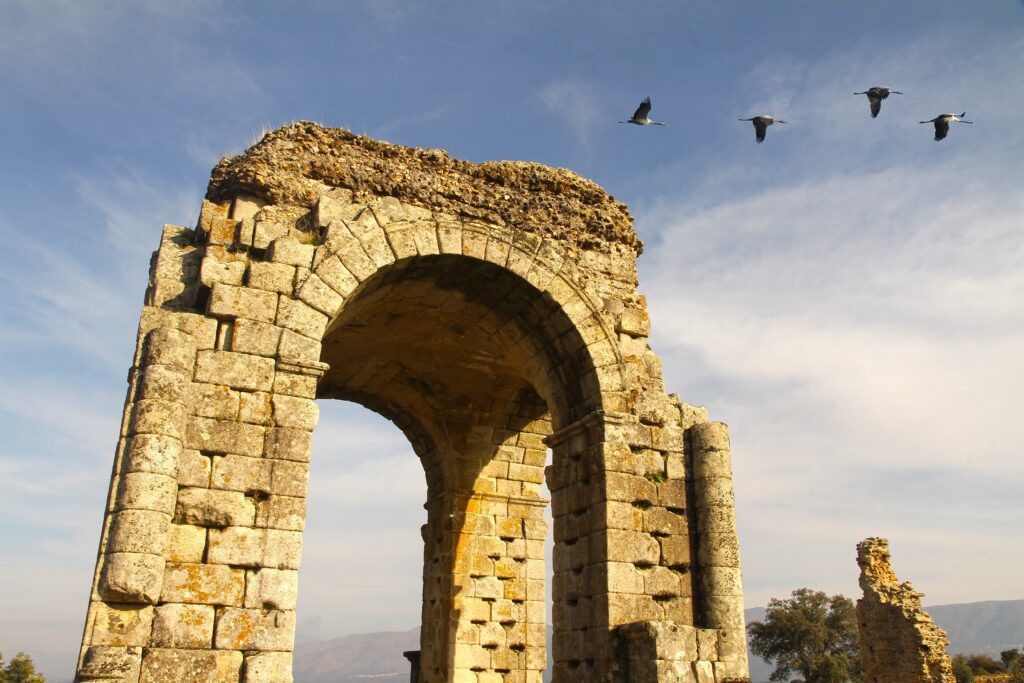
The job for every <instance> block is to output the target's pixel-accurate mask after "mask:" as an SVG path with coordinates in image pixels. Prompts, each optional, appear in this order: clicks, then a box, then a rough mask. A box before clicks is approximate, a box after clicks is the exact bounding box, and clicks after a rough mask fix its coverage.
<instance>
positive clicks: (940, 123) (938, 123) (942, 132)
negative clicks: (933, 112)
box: [935, 118, 949, 142]
mask: <svg viewBox="0 0 1024 683" xmlns="http://www.w3.org/2000/svg"><path fill="white" fill-rule="evenodd" d="M948 132H949V121H947V120H946V119H944V118H939V119H935V142H938V141H939V140H941V139H942V138H944V137H946V133H948Z"/></svg>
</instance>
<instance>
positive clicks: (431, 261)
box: [317, 255, 600, 681]
mask: <svg viewBox="0 0 1024 683" xmlns="http://www.w3.org/2000/svg"><path fill="white" fill-rule="evenodd" d="M321 360H322V361H324V362H325V363H327V364H328V365H329V366H330V370H328V371H327V372H326V373H325V375H324V377H323V378H322V379H321V381H320V383H319V386H318V392H317V395H318V398H338V399H344V400H348V401H354V402H356V403H360V404H362V405H364V406H366V407H368V408H370V409H371V410H374V411H375V412H378V413H380V414H381V415H384V416H385V417H387V418H389V419H390V420H392V421H393V422H394V423H395V424H396V425H398V426H399V428H400V429H402V431H403V432H404V433H405V435H406V436H407V437H408V438H409V441H410V443H411V444H412V446H413V449H414V451H415V452H416V454H417V455H418V456H419V458H420V460H421V463H422V465H423V468H424V473H425V476H426V480H427V500H426V503H425V507H426V509H427V523H426V524H425V525H424V526H423V529H422V535H423V540H424V572H423V604H422V635H421V659H420V667H421V669H420V670H421V672H422V673H421V680H451V678H450V677H451V676H453V675H454V673H455V671H457V670H459V669H468V670H470V671H475V672H477V673H480V672H491V673H495V674H499V675H500V674H504V673H508V672H512V671H525V672H530V673H531V674H532V676H533V677H535V678H536V680H538V681H539V680H540V672H541V671H542V670H543V669H544V668H545V667H546V663H547V657H546V647H545V641H546V618H545V613H546V611H547V609H546V607H547V598H546V595H545V583H546V582H545V573H546V570H545V562H544V554H545V553H544V547H545V542H546V539H547V536H548V528H547V526H548V525H547V523H546V522H545V521H544V512H545V507H546V505H547V503H548V501H547V500H546V499H545V498H544V497H543V494H542V487H543V486H544V481H545V474H544V468H545V465H546V464H547V453H548V449H547V446H546V444H545V441H544V440H545V438H546V437H547V436H549V435H550V434H551V433H552V432H553V430H557V429H558V428H560V427H561V426H564V425H566V424H570V423H572V422H573V421H575V420H578V419H579V418H580V417H581V416H583V415H587V414H589V413H591V412H592V411H593V410H594V409H595V406H594V405H593V403H594V402H595V400H596V401H597V402H599V401H600V398H599V397H600V393H599V392H598V391H596V390H594V391H590V392H588V388H589V387H587V386H586V383H585V381H581V380H582V378H586V377H593V376H594V373H593V366H592V363H591V361H590V357H589V354H588V352H587V347H586V344H585V343H584V342H583V340H582V339H581V338H580V337H579V334H578V332H577V331H576V328H575V327H574V326H573V324H572V323H571V322H570V321H569V319H568V318H567V316H566V314H565V313H564V311H562V310H561V308H560V306H559V305H558V303H557V302H555V301H554V300H553V299H551V298H550V296H548V295H546V294H543V293H541V292H539V291H538V290H536V289H535V288H534V287H533V286H532V285H531V284H529V283H528V282H526V281H525V280H523V279H522V278H519V277H518V276H516V275H514V274H513V273H511V272H509V271H507V270H505V269H503V268H500V267H499V266H496V265H494V264H492V263H489V262H487V261H481V260H478V259H473V258H469V257H464V256H453V255H439V256H427V257H422V256H421V257H413V258H408V259H404V260H401V261H398V262H396V263H395V264H393V265H391V266H389V267H386V268H384V269H381V270H380V271H378V272H377V273H376V274H375V275H373V276H372V277H370V278H369V279H367V280H366V281H364V282H363V283H362V284H361V285H360V287H359V289H358V290H356V291H355V292H354V293H353V294H352V295H351V296H349V297H348V299H347V300H346V302H345V305H344V306H343V308H342V310H341V311H340V312H339V314H338V315H337V316H336V318H335V319H334V320H333V321H332V322H331V324H330V325H329V326H328V329H327V331H326V332H325V334H324V337H323V350H322V353H321ZM532 679H533V678H532V677H531V680H532Z"/></svg>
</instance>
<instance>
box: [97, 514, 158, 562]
mask: <svg viewBox="0 0 1024 683" xmlns="http://www.w3.org/2000/svg"><path fill="white" fill-rule="evenodd" d="M110 517H111V523H110V536H109V538H108V540H107V551H108V552H118V553H145V554H154V555H162V554H163V552H164V548H165V547H166V546H167V531H168V527H169V526H170V523H171V516H170V515H169V514H166V513H163V512H155V511H153V510H121V511H120V512H115V513H113V514H111V516H110Z"/></svg>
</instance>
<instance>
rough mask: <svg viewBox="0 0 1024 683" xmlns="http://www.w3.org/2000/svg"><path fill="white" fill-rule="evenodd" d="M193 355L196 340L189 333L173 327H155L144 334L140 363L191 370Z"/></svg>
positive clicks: (193, 362) (193, 360)
mask: <svg viewBox="0 0 1024 683" xmlns="http://www.w3.org/2000/svg"><path fill="white" fill-rule="evenodd" d="M195 356H196V340H195V338H194V337H193V336H192V335H191V334H189V333H188V332H185V331H182V330H178V329H175V328H174V327H157V328H156V329H154V330H152V331H150V332H149V333H148V334H147V335H146V340H145V343H144V344H143V350H142V359H141V361H142V363H141V364H142V365H143V366H146V365H168V366H170V367H173V368H178V369H179V370H185V371H191V370H192V366H193V365H194V364H195Z"/></svg>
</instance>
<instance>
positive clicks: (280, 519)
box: [256, 496, 306, 531]
mask: <svg viewBox="0 0 1024 683" xmlns="http://www.w3.org/2000/svg"><path fill="white" fill-rule="evenodd" d="M256 526H257V527H260V528H270V529H288V530H291V531H302V530H303V529H304V528H305V527H306V499H305V498H295V497H292V496H270V497H268V498H267V499H266V500H262V501H260V502H259V503H257V504H256Z"/></svg>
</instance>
